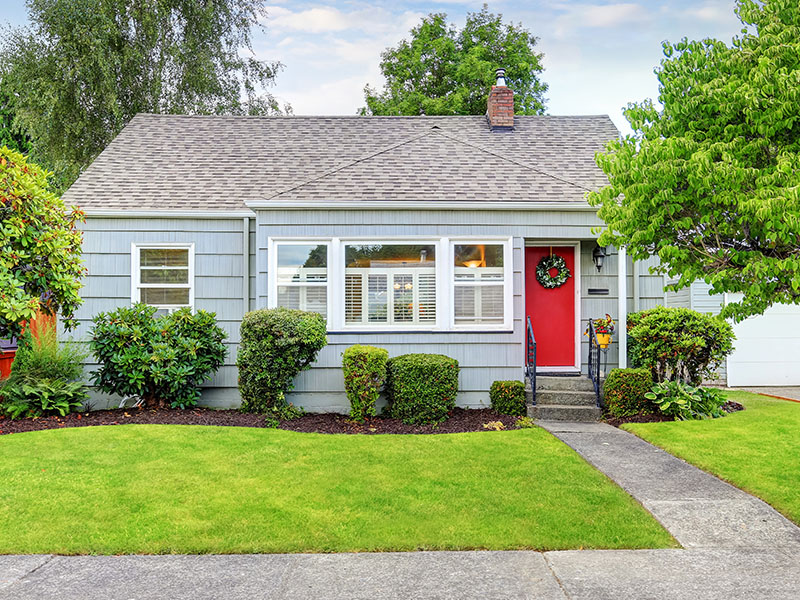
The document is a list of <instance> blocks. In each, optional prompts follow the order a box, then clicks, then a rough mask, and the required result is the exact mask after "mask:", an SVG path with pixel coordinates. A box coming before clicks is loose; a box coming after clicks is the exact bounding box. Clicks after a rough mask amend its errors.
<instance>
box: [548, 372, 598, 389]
mask: <svg viewBox="0 0 800 600" xmlns="http://www.w3.org/2000/svg"><path fill="white" fill-rule="evenodd" d="M539 390H559V391H570V392H593V391H594V386H593V385H592V380H591V379H589V378H588V377H586V376H585V375H581V376H580V377H548V376H537V377H536V391H537V392H538V391H539Z"/></svg>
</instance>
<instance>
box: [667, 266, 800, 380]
mask: <svg viewBox="0 0 800 600" xmlns="http://www.w3.org/2000/svg"><path fill="white" fill-rule="evenodd" d="M668 282H669V283H673V280H668ZM710 289H711V286H710V285H709V284H707V283H705V282H702V281H695V282H694V283H692V285H691V286H690V287H687V288H684V289H682V290H680V291H678V292H672V291H670V292H667V296H666V305H667V306H676V307H683V308H691V309H692V310H696V311H698V312H702V313H711V314H715V315H716V314H719V312H720V311H721V310H722V308H723V307H724V306H725V304H726V303H728V302H733V301H737V300H738V299H739V298H738V297H737V296H736V295H729V294H711V293H709V290H710ZM733 332H734V334H735V335H736V341H735V342H734V350H733V352H732V353H731V354H730V355H729V356H728V358H727V359H726V361H725V363H724V364H722V365H720V367H719V369H718V382H719V383H722V384H724V385H728V386H730V387H747V386H765V387H767V386H794V385H800V306H798V305H785V304H777V305H775V306H772V307H770V308H768V309H767V310H766V311H765V312H764V314H763V315H758V316H754V317H750V318H748V319H745V320H744V321H742V322H741V323H734V324H733Z"/></svg>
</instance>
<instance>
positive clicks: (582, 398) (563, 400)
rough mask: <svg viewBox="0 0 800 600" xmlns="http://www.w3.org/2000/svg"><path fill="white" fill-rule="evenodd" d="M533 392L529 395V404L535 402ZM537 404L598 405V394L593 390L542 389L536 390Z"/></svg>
mask: <svg viewBox="0 0 800 600" xmlns="http://www.w3.org/2000/svg"><path fill="white" fill-rule="evenodd" d="M532 401H533V394H530V395H529V397H528V404H532V403H533V402H532ZM536 404H547V405H558V406H596V405H597V396H595V393H594V391H591V392H583V391H581V392H572V391H561V390H550V389H547V390H542V389H539V390H537V391H536Z"/></svg>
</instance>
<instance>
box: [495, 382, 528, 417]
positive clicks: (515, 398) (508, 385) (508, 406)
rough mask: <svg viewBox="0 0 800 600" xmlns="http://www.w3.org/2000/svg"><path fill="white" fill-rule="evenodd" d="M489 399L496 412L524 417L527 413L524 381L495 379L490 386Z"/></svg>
mask: <svg viewBox="0 0 800 600" xmlns="http://www.w3.org/2000/svg"><path fill="white" fill-rule="evenodd" d="M489 400H490V401H491V403H492V408H493V409H494V410H495V412H499V413H500V414H501V415H511V416H512V417H522V416H524V415H525V414H526V413H527V406H525V384H524V383H523V382H522V381H495V382H494V383H493V384H492V387H491V388H489Z"/></svg>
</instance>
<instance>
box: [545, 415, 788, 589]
mask: <svg viewBox="0 0 800 600" xmlns="http://www.w3.org/2000/svg"><path fill="white" fill-rule="evenodd" d="M538 424H539V425H540V426H542V427H544V428H545V429H547V430H548V431H550V432H551V433H552V434H553V435H555V436H556V437H557V438H558V439H560V440H562V441H563V442H564V443H566V444H567V445H568V446H570V447H571V448H573V449H574V450H575V451H577V452H578V454H580V455H581V456H583V457H584V458H585V459H586V460H587V461H588V462H589V463H591V464H592V465H593V466H594V467H595V468H597V469H599V470H600V471H602V472H603V473H605V474H606V475H608V477H610V478H611V479H613V480H614V481H615V482H617V484H618V485H619V486H621V487H622V489H624V490H625V491H626V492H628V493H629V494H630V495H631V496H633V497H634V498H636V499H637V500H638V501H639V502H641V503H642V505H643V506H644V507H645V508H646V509H647V510H649V511H650V512H651V513H653V515H654V516H655V518H656V519H658V520H659V521H660V522H661V524H662V525H664V527H665V528H666V529H667V530H668V531H669V532H670V533H671V534H672V535H673V536H674V537H675V539H677V540H678V542H680V544H681V545H682V546H683V547H684V548H750V549H769V548H775V547H781V548H784V547H785V548H795V550H796V551H798V552H800V528H798V527H797V526H796V525H795V524H794V523H792V522H791V521H789V520H788V519H787V518H786V517H784V516H783V515H781V514H780V513H778V512H777V511H776V510H775V509H773V508H772V507H771V506H769V505H768V504H767V503H766V502H763V501H762V500H759V499H758V498H756V497H754V496H751V495H750V494H747V493H745V492H743V491H742V490H740V489H738V488H736V487H734V486H732V485H730V484H728V483H725V482H724V481H721V480H719V479H717V478H716V477H714V476H713V475H709V474H708V473H706V472H704V471H701V470H700V469H698V468H697V467H693V466H692V465H690V464H688V463H686V462H684V461H682V460H680V459H679V458H675V457H674V456H672V455H671V454H669V453H667V452H664V451H663V450H661V449H659V448H656V447H655V446H653V445H651V444H648V443H647V442H645V441H644V440H642V439H640V438H638V437H636V436H635V435H633V434H630V433H628V432H627V431H623V430H622V429H617V428H616V427H612V426H610V425H606V424H604V423H556V422H549V423H548V422H544V421H539V423H538ZM798 560H800V554H798ZM798 597H800V595H798Z"/></svg>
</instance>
